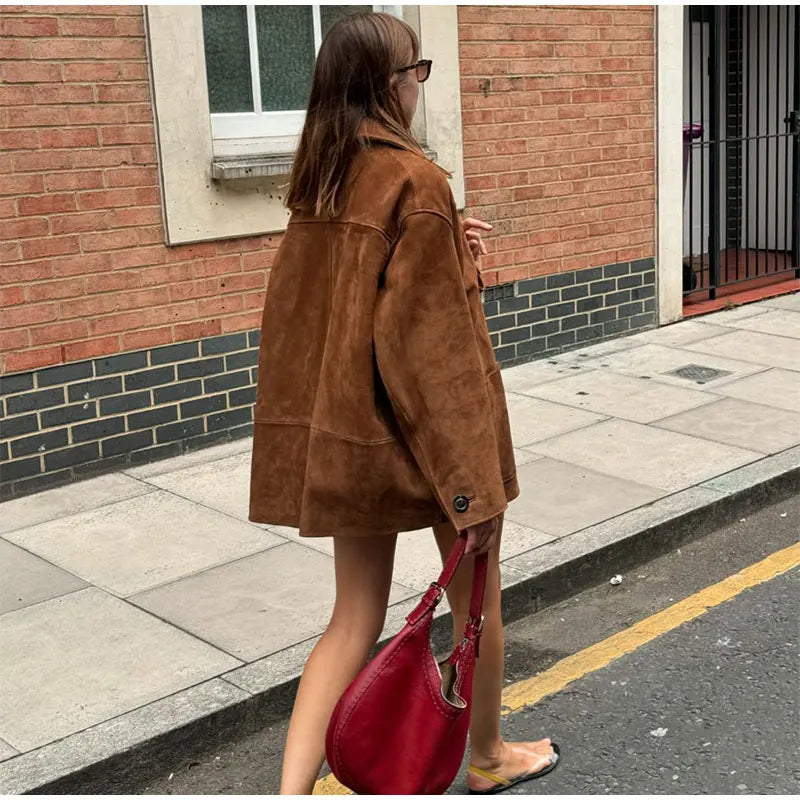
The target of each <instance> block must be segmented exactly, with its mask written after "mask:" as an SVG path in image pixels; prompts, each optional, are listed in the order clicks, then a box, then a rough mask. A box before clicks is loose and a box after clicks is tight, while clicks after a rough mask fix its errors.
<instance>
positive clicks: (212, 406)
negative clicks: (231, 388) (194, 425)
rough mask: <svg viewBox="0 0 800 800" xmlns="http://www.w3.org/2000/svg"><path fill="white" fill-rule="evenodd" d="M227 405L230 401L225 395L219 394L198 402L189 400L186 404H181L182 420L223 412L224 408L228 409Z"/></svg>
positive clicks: (202, 398)
mask: <svg viewBox="0 0 800 800" xmlns="http://www.w3.org/2000/svg"><path fill="white" fill-rule="evenodd" d="M227 405H228V400H227V398H226V397H225V395H224V394H218V395H215V396H213V397H201V398H199V399H198V400H188V401H187V402H185V403H181V419H188V418H189V417H200V416H203V415H205V414H211V413H213V412H215V411H222V410H223V409H224V408H227Z"/></svg>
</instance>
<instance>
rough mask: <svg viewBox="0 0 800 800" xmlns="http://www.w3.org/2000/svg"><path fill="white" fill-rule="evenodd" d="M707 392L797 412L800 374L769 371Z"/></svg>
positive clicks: (799, 394)
mask: <svg viewBox="0 0 800 800" xmlns="http://www.w3.org/2000/svg"><path fill="white" fill-rule="evenodd" d="M709 391H711V392H714V393H715V394H721V395H727V396H728V397H736V398H738V399H739V400H750V401H751V402H753V403H761V404H762V405H767V406H773V407H774V408H782V409H784V410H786V411H797V410H799V409H800V372H795V371H793V370H787V369H770V370H766V371H765V372H759V373H758V374H757V375H753V376H751V377H749V378H742V379H741V380H738V381H731V382H730V383H726V384H725V385H723V386H714V387H709Z"/></svg>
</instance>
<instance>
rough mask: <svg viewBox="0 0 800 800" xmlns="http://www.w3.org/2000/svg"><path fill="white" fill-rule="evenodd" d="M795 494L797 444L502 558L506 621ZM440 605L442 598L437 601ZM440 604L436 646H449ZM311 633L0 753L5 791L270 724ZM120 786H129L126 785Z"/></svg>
mask: <svg viewBox="0 0 800 800" xmlns="http://www.w3.org/2000/svg"><path fill="white" fill-rule="evenodd" d="M795 494H800V447H794V448H791V449H789V450H785V451H783V452H782V453H778V454H777V455H774V456H768V457H765V458H763V459H761V460H759V461H756V462H754V463H752V464H748V465H746V466H744V467H740V468H739V469H736V470H734V471H732V472H729V473H726V474H724V475H720V476H717V477H716V478H713V479H710V480H708V481H706V482H705V483H702V484H699V485H698V486H695V487H692V488H689V489H686V490H684V491H681V492H678V493H676V494H673V495H669V496H667V497H664V498H661V499H659V500H657V501H655V502H653V503H651V504H649V505H646V506H642V507H640V508H637V509H634V510H633V511H630V512H627V513H625V514H622V515H620V516H618V517H615V518H613V519H610V520H606V521H605V522H602V523H599V524H597V525H593V526H591V527H589V528H585V529H583V530H581V531H577V532H576V533H573V534H570V535H569V536H565V537H563V538H561V539H558V540H556V541H553V542H550V543H547V544H545V545H542V546H540V547H537V548H535V549H534V550H531V551H529V552H528V553H523V554H522V555H518V556H516V557H514V558H511V559H509V560H507V561H504V562H503V613H504V616H505V619H506V621H507V622H511V621H514V620H516V619H519V618H521V617H523V616H526V615H529V614H532V613H535V612H536V611H538V610H540V609H543V608H546V607H548V606H551V605H553V604H555V603H558V602H560V601H561V600H564V599H566V598H568V597H570V596H573V595H575V594H577V593H578V592H580V591H583V590H585V589H588V588H590V587H592V586H595V585H597V584H599V583H604V582H605V581H606V580H607V578H608V575H609V574H612V573H616V572H621V573H624V572H625V571H626V570H630V569H631V568H632V567H633V566H635V565H637V564H639V563H641V562H643V561H645V560H647V559H650V558H653V557H655V556H658V555H661V554H662V553H664V552H667V551H669V550H672V549H673V548H675V547H676V546H679V545H680V544H682V543H684V542H688V541H691V540H692V539H696V538H699V537H702V536H704V535H706V534H708V533H710V532H712V531H713V530H715V529H717V528H719V527H721V526H723V525H726V524H729V523H731V522H733V521H735V520H736V519H738V518H739V517H741V516H743V515H746V514H748V513H751V512H752V511H754V510H756V509H758V508H760V507H762V506H765V505H769V504H772V503H776V502H779V501H781V500H783V499H785V498H787V497H790V496H792V495H795ZM417 602H418V597H416V596H415V597H413V598H409V599H407V600H404V601H403V602H401V603H399V604H397V605H395V606H392V607H391V608H390V609H389V611H388V613H387V620H386V625H385V627H384V631H383V633H382V635H381V641H380V643H379V645H378V647H381V646H382V645H383V644H385V643H386V642H387V641H388V640H389V639H390V638H391V636H392V635H393V634H394V633H395V632H396V631H398V630H399V629H400V627H401V625H402V621H403V620H404V617H405V616H406V614H408V613H409V611H410V610H411V609H412V608H413V607H414V606H415V605H416V603H417ZM442 605H443V606H446V604H444V603H443V604H442ZM447 615H448V611H447V608H446V607H440V608H439V609H437V615H436V618H435V620H434V626H433V634H432V635H433V645H434V648H435V649H437V650H441V651H445V650H447V649H448V647H450V646H451V644H452V639H451V637H452V628H451V627H450V621H449V618H448V616H447ZM316 641H317V640H316V638H315V639H312V640H309V641H306V642H303V643H300V644H297V645H294V646H292V647H290V648H288V649H287V650H284V651H282V652H280V653H277V654H273V655H271V656H268V657H266V658H264V659H261V660H260V661H257V662H254V663H252V664H247V665H245V666H243V667H239V668H238V669H236V670H233V671H231V672H229V673H226V674H224V675H222V676H219V677H216V678H213V679H212V680H209V681H206V682H204V683H202V684H198V685H196V686H193V687H190V688H189V689H186V690H183V691H181V692H177V693H176V694H174V695H171V696H169V697H166V698H162V699H160V700H158V701H156V702H154V703H150V704H149V705H146V706H143V707H141V708H138V709H135V710H133V711H131V712H128V713H126V714H123V715H121V716H119V717H116V718H115V719H112V720H109V721H107V722H103V723H100V724H98V725H96V726H94V727H92V728H89V729H87V730H84V731H80V732H78V733H76V734H73V735H71V736H68V737H65V738H64V739H61V740H59V741H57V742H53V743H51V744H48V745H45V746H43V747H41V748H39V749H37V750H34V751H31V752H28V753H23V754H21V755H19V756H15V757H12V758H9V759H7V760H6V761H3V762H0V791H2V792H3V793H7V794H43V793H46V794H65V793H67V794H85V793H98V794H104V793H116V791H119V790H120V789H119V787H124V786H125V784H126V783H127V782H130V781H132V780H133V779H134V778H135V779H136V780H143V779H145V778H146V776H148V775H155V774H158V773H160V772H162V771H163V770H165V769H167V768H169V767H170V766H172V767H174V765H175V762H176V760H180V759H185V758H188V757H190V756H192V755H195V754H200V753H202V752H203V751H205V750H206V749H208V748H209V747H211V746H213V745H215V744H219V743H222V742H225V741H230V740H231V739H235V738H237V737H241V736H243V735H247V734H248V733H250V732H252V731H255V730H257V729H260V728H262V727H264V726H267V725H270V724H274V723H276V722H278V721H279V720H281V719H283V718H285V716H286V715H287V713H288V712H289V711H290V709H291V706H292V703H293V699H294V693H295V690H296V686H297V682H298V680H299V677H300V672H301V670H302V667H303V664H304V663H305V659H306V657H307V655H308V653H309V652H310V651H311V649H312V648H313V646H314V644H315V643H316ZM121 791H126V789H124V788H122V789H121Z"/></svg>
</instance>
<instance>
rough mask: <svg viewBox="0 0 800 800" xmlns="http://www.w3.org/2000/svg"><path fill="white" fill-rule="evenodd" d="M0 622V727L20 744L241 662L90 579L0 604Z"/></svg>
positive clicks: (28, 745) (43, 739)
mask: <svg viewBox="0 0 800 800" xmlns="http://www.w3.org/2000/svg"><path fill="white" fill-rule="evenodd" d="M0 631H2V640H3V658H2V659H0V737H2V738H3V739H4V740H5V741H6V742H8V743H9V744H10V745H11V746H12V747H15V748H17V749H18V750H20V751H26V750H32V749H33V748H36V747H40V746H41V745H44V744H46V743H48V742H52V741H54V740H56V739H60V738H61V737H63V736H67V735H69V734H71V733H76V732H77V731H80V730H83V729H84V728H88V727H89V726H91V725H94V724H96V723H98V722H102V721H104V720H107V719H110V718H111V717H114V716H116V715H118V714H122V713H124V712H126V711H130V710H132V709H134V708H137V707H139V706H141V705H144V704H145V703H150V702H152V701H154V700H158V699H159V698H161V697H165V696H166V695H168V694H171V693H173V692H175V691H177V690H179V689H184V688H186V687H188V686H192V685H193V684H195V683H198V682H199V681H202V680H206V679H208V678H212V677H214V676H215V675H217V674H218V673H220V672H222V671H226V670H230V669H232V668H233V667H235V666H237V665H238V664H240V663H241V662H240V661H238V660H237V659H235V658H232V657H231V656H229V655H228V654H226V653H223V652H221V651H219V650H217V649H216V648H214V647H211V646H209V645H208V644H206V643H204V642H201V641H199V640H198V639H196V638H195V637H193V636H189V635H188V634H186V633H184V632H183V631H180V630H178V629H177V628H175V627H173V626H172V625H168V624H167V623H165V622H162V621H161V620H158V619H156V618H155V617H153V616H151V615H150V614H147V613H145V612H144V611H141V610H139V609H137V608H134V607H133V606H131V605H130V604H129V603H126V602H125V601H123V600H120V599H118V598H116V597H112V596H111V595H109V594H107V593H105V592H103V591H101V590H100V589H96V588H94V587H90V588H87V589H82V590H80V591H77V592H73V593H72V594H68V595H65V596H64V597H58V598H55V599H53V600H47V601H45V602H42V603H38V604H37V605H35V606H29V607H27V608H22V609H19V610H18V611H11V612H9V613H7V614H3V615H2V616H1V617H0ZM32 653H35V654H36V657H35V658H31V654H32Z"/></svg>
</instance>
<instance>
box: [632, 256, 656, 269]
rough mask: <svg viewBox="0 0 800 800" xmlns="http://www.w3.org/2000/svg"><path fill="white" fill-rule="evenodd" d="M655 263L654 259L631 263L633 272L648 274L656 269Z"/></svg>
mask: <svg viewBox="0 0 800 800" xmlns="http://www.w3.org/2000/svg"><path fill="white" fill-rule="evenodd" d="M654 268H655V265H654V261H653V259H652V258H643V259H639V260H638V261H633V262H631V272H647V271H648V270H651V269H654Z"/></svg>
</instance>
